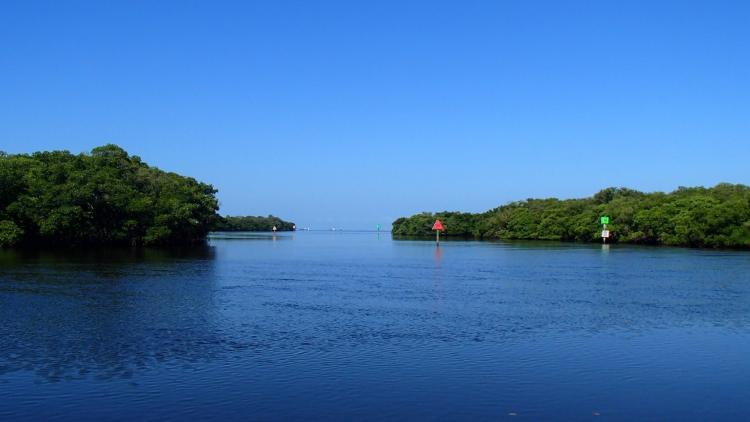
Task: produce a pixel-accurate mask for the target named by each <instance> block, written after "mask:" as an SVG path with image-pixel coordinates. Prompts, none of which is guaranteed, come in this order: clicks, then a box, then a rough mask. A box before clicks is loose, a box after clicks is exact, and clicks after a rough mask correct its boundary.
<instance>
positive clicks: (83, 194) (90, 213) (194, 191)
mask: <svg viewBox="0 0 750 422" xmlns="http://www.w3.org/2000/svg"><path fill="white" fill-rule="evenodd" d="M216 192H217V190H216V189H214V187H213V186H211V185H209V184H205V183H201V182H199V181H197V180H195V179H193V178H191V177H185V176H181V175H178V174H175V173H169V172H165V171H162V170H159V169H158V168H156V167H151V166H149V165H148V164H146V163H144V162H143V161H141V159H140V158H139V157H137V156H131V155H128V153H127V152H126V151H125V150H123V149H122V148H120V147H118V146H116V145H105V146H102V147H98V148H94V149H93V150H92V151H91V154H71V153H70V152H68V151H49V152H36V153H33V154H15V155H9V154H5V153H0V247H3V246H14V245H117V244H123V245H166V244H186V243H194V242H200V241H204V240H205V239H206V235H207V234H208V232H209V231H211V230H217V229H218V230H270V229H271V227H270V226H268V224H267V223H269V222H270V223H271V226H273V223H274V222H276V221H278V222H279V226H281V227H284V228H285V227H286V225H287V224H292V223H287V222H284V221H282V220H280V219H277V218H276V217H272V216H269V217H229V216H227V217H221V216H219V215H218V214H217V211H218V209H219V203H218V200H217V199H216ZM284 228H279V230H283V229H284Z"/></svg>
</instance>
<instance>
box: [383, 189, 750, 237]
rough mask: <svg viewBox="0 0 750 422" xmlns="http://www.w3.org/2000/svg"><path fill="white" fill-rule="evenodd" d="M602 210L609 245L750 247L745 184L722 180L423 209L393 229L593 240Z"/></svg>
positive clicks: (406, 233)
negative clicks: (484, 207) (438, 227)
mask: <svg viewBox="0 0 750 422" xmlns="http://www.w3.org/2000/svg"><path fill="white" fill-rule="evenodd" d="M602 215H608V216H609V217H610V224H609V225H608V229H609V230H610V233H611V236H613V237H612V238H611V240H612V241H613V242H618V241H619V242H623V243H640V244H654V245H674V246H693V247H731V248H750V187H747V186H744V185H732V184H727V183H722V184H719V185H717V186H715V187H713V188H703V187H697V188H685V187H680V188H678V189H677V190H675V191H674V192H671V193H669V194H665V193H661V192H656V193H643V192H638V191H635V190H632V189H626V188H607V189H603V190H601V191H599V192H598V193H596V194H595V195H593V196H592V197H590V198H583V199H568V200H558V199H555V198H550V199H527V200H525V201H519V202H512V203H510V204H507V205H504V206H501V207H498V208H495V209H493V210H490V211H487V212H486V213H483V214H465V213H448V212H444V213H439V214H435V215H433V214H431V213H421V214H416V215H414V216H412V217H409V218H399V219H397V220H396V221H394V222H393V234H395V235H399V236H424V235H430V234H431V230H430V229H431V227H432V223H433V222H434V221H435V218H436V217H441V218H443V223H444V225H445V228H446V231H445V233H444V234H445V235H446V236H473V237H477V238H485V239H546V240H563V241H580V242H592V241H597V242H598V241H600V237H599V236H600V230H601V228H602V227H601V225H600V224H599V217H600V216H602ZM451 217H454V218H451Z"/></svg>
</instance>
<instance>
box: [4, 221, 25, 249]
mask: <svg viewBox="0 0 750 422" xmlns="http://www.w3.org/2000/svg"><path fill="white" fill-rule="evenodd" d="M22 236H23V230H22V229H21V228H20V227H18V226H16V224H15V223H14V222H12V221H9V220H2V221H0V247H3V246H13V245H15V244H16V243H18V242H19V241H20V240H21V237H22Z"/></svg>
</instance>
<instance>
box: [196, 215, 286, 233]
mask: <svg viewBox="0 0 750 422" xmlns="http://www.w3.org/2000/svg"><path fill="white" fill-rule="evenodd" d="M274 226H276V230H278V231H292V230H293V229H294V223H292V222H289V221H284V220H282V219H280V218H279V217H274V216H273V215H269V216H268V217H261V216H258V217H253V216H244V217H231V216H226V217H218V218H217V219H216V220H215V221H214V223H213V224H212V228H211V230H213V231H222V232H240V231H241V232H261V231H271V230H272V229H273V227H274Z"/></svg>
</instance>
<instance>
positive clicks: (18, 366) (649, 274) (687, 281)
mask: <svg viewBox="0 0 750 422" xmlns="http://www.w3.org/2000/svg"><path fill="white" fill-rule="evenodd" d="M748 274H750V254H748V253H746V252H730V251H709V250H691V249H671V248H639V247H628V246H616V245H613V246H608V247H606V248H605V247H602V246H601V245H577V244H562V243H543V242H537V243H519V242H512V243H491V242H472V241H450V242H443V243H441V246H440V248H436V247H435V245H434V244H433V243H432V242H426V241H394V240H391V238H390V236H389V235H386V234H380V235H378V234H377V233H353V232H343V233H342V232H336V233H328V232H298V233H282V234H279V235H277V236H272V235H270V234H215V235H214V236H213V237H212V239H211V241H210V242H209V245H208V246H207V247H199V248H191V249H189V250H176V251H175V250H170V251H166V250H141V251H133V250H99V251H88V252H70V251H68V252H59V251H58V252H12V251H0V397H2V405H1V406H0V420H14V419H19V420H20V419H46V420H56V419H60V420H103V419H104V420H123V419H136V418H137V419H139V420H165V419H172V420H185V419H186V418H204V419H208V418H214V419H224V420H232V419H235V420H247V419H261V420H282V419H284V420H286V419H302V420H307V419H348V420H352V419H357V420H385V419H389V420H390V419H402V420H414V419H430V420H457V419H471V420H497V419H511V420H520V419H526V420H544V419H588V418H599V419H635V418H637V419H654V420H664V419H674V420H685V419H693V420H705V419H711V420H718V419H744V418H747V415H750V400H747V399H748V392H749V391H750V359H748V356H750V324H749V323H750V276H749V275H748Z"/></svg>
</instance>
